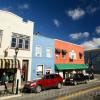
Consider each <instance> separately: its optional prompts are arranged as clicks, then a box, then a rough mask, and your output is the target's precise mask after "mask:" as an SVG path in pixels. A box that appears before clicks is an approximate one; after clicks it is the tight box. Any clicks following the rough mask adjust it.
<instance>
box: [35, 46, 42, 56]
mask: <svg viewBox="0 0 100 100" xmlns="http://www.w3.org/2000/svg"><path fill="white" fill-rule="evenodd" d="M37 47H40V56H37V49H36V48H37ZM35 56H36V57H42V46H40V45H36V46H35Z"/></svg>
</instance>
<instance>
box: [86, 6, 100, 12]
mask: <svg viewBox="0 0 100 100" xmlns="http://www.w3.org/2000/svg"><path fill="white" fill-rule="evenodd" d="M98 10H99V7H92V6H88V7H87V8H86V11H87V13H88V14H94V13H95V12H96V11H98Z"/></svg>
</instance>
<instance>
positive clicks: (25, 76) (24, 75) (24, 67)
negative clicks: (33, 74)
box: [21, 60, 29, 82]
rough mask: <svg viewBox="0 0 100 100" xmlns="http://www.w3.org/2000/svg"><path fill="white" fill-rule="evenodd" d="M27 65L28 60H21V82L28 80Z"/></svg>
mask: <svg viewBox="0 0 100 100" xmlns="http://www.w3.org/2000/svg"><path fill="white" fill-rule="evenodd" d="M28 65H29V60H23V61H22V76H21V77H22V81H25V82H26V81H27V79H28Z"/></svg>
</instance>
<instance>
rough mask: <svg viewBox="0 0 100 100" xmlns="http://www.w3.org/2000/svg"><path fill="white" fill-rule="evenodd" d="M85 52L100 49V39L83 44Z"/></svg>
mask: <svg viewBox="0 0 100 100" xmlns="http://www.w3.org/2000/svg"><path fill="white" fill-rule="evenodd" d="M81 46H82V47H84V49H85V50H92V49H97V48H99V47H100V38H93V40H91V41H86V42H84V43H82V44H81Z"/></svg>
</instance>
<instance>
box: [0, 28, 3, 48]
mask: <svg viewBox="0 0 100 100" xmlns="http://www.w3.org/2000/svg"><path fill="white" fill-rule="evenodd" d="M2 36H3V30H0V48H1V44H2Z"/></svg>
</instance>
